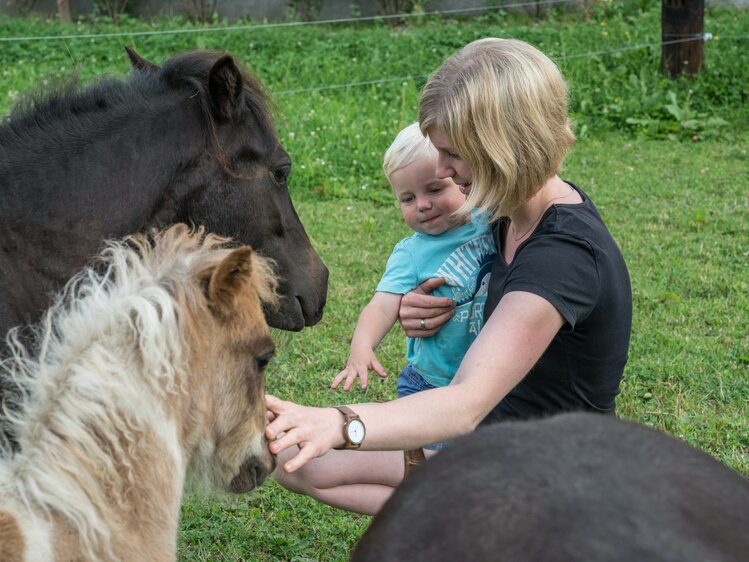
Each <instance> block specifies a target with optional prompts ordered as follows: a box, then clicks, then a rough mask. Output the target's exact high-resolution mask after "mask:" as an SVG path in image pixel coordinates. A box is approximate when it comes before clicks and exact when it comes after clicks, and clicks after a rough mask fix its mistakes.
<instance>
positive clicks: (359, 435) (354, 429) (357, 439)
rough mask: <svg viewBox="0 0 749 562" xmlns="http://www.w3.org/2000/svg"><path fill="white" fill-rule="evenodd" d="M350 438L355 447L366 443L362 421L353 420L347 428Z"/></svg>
mask: <svg viewBox="0 0 749 562" xmlns="http://www.w3.org/2000/svg"><path fill="white" fill-rule="evenodd" d="M347 428H348V438H349V441H351V443H353V444H354V445H358V444H360V443H361V442H362V441H364V424H363V423H362V421H361V420H351V421H350V422H349V424H348V426H347Z"/></svg>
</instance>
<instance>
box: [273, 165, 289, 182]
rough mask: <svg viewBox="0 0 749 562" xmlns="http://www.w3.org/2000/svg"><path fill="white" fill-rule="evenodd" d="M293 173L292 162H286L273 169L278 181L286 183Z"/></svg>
mask: <svg viewBox="0 0 749 562" xmlns="http://www.w3.org/2000/svg"><path fill="white" fill-rule="evenodd" d="M290 174H291V164H284V165H283V166H279V167H278V168H276V169H275V170H273V177H274V178H275V179H276V181H277V182H278V183H285V182H286V180H288V179H289V175H290Z"/></svg>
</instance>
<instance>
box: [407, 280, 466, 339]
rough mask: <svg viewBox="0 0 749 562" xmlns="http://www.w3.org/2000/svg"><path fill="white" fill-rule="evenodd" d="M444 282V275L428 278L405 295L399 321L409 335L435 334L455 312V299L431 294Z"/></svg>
mask: <svg viewBox="0 0 749 562" xmlns="http://www.w3.org/2000/svg"><path fill="white" fill-rule="evenodd" d="M444 284H445V278H444V277H435V278H433V279H427V280H426V281H424V282H423V283H422V284H421V285H419V286H418V287H416V288H415V289H414V290H413V291H410V292H408V293H406V294H405V295H403V298H402V299H401V304H400V310H399V311H398V322H400V325H401V327H402V328H403V331H404V332H406V335H407V336H408V337H410V338H426V337H429V336H433V335H434V334H436V333H437V332H438V331H439V329H440V328H441V327H442V326H443V325H444V324H445V323H447V321H448V320H450V318H451V317H452V315H453V314H454V313H455V301H454V300H452V299H451V298H449V297H433V296H432V295H431V292H432V291H434V290H435V289H436V288H437V287H440V286H442V285H444Z"/></svg>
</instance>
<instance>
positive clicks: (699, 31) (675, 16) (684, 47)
mask: <svg viewBox="0 0 749 562" xmlns="http://www.w3.org/2000/svg"><path fill="white" fill-rule="evenodd" d="M704 31H705V0H662V5H661V42H662V43H663V45H662V46H661V70H662V71H663V73H664V74H667V75H668V76H670V77H671V78H675V77H676V76H678V75H679V74H681V73H682V72H686V73H687V74H688V75H689V76H694V75H695V74H697V73H698V72H700V71H701V70H702V66H703V64H704V62H705V42H704V40H703V35H704ZM690 38H693V39H691V40H690Z"/></svg>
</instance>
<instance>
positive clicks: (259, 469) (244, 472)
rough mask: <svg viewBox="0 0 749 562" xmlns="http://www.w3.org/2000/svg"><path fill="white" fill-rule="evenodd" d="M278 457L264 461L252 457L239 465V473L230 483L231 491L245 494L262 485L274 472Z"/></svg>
mask: <svg viewBox="0 0 749 562" xmlns="http://www.w3.org/2000/svg"><path fill="white" fill-rule="evenodd" d="M275 465H276V459H275V458H272V459H270V462H263V461H262V460H260V459H258V458H257V457H250V458H248V459H247V460H246V461H244V463H242V466H241V467H239V474H237V475H236V476H235V477H234V479H233V480H232V481H231V484H229V491H230V492H233V493H235V494H243V493H246V492H249V491H251V490H253V489H255V488H257V487H258V486H260V485H261V484H262V483H263V482H264V481H265V479H266V478H267V477H268V476H269V475H270V473H271V472H273V469H274V468H275Z"/></svg>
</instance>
